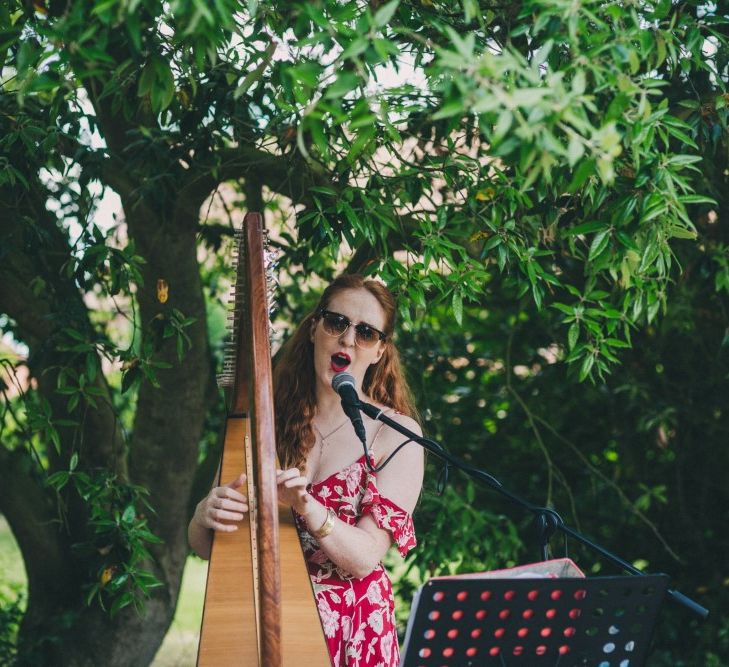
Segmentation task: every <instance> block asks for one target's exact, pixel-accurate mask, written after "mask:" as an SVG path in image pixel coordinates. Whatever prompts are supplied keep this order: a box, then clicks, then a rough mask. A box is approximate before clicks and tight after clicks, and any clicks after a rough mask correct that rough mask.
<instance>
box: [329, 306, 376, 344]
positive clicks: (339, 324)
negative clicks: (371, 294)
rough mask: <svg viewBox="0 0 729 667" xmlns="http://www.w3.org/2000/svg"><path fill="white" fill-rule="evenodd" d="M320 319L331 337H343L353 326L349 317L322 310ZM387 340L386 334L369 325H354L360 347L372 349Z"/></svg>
mask: <svg viewBox="0 0 729 667" xmlns="http://www.w3.org/2000/svg"><path fill="white" fill-rule="evenodd" d="M319 317H320V318H321V324H322V328H323V329H324V332H325V333H328V334H329V335H330V336H336V337H339V336H343V335H344V334H345V333H346V332H347V330H348V329H349V327H351V326H352V321H351V320H350V319H349V318H348V317H346V316H345V315H342V314H341V313H335V312H333V311H331V310H320V311H319ZM386 339H387V335H386V334H384V333H382V331H380V330H379V329H375V327H373V326H371V325H369V324H365V323H364V322H360V323H359V324H355V325H354V343H355V345H357V346H358V347H372V346H373V345H376V344H377V341H380V340H386Z"/></svg>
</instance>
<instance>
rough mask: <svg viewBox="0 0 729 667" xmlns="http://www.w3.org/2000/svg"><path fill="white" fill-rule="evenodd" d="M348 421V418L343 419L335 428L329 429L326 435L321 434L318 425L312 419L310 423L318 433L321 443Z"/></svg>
mask: <svg viewBox="0 0 729 667" xmlns="http://www.w3.org/2000/svg"><path fill="white" fill-rule="evenodd" d="M348 421H349V418H347V419H345V420H344V421H343V422H342V423H341V424H340V425H339V426H337V428H335V429H334V430H333V431H329V433H327V434H326V435H323V434H322V432H321V431H320V430H319V427H318V426H317V425H316V424H315V423H314V422H313V421H312V422H311V425H312V426H313V427H314V430H315V431H316V432H317V434H318V435H319V439H320V440H321V442H322V445H323V444H324V443H325V442H326V441H327V440H328V439H329V438H331V437H332V436H333V435H334V434H335V433H336V432H337V431H338V430H339V429H340V428H342V427H343V426H344V425H345V424H346V423H347V422H348Z"/></svg>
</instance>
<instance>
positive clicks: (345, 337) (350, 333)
mask: <svg viewBox="0 0 729 667" xmlns="http://www.w3.org/2000/svg"><path fill="white" fill-rule="evenodd" d="M356 334H357V332H356V331H355V330H354V327H353V326H350V327H348V328H347V330H346V331H345V332H344V333H343V334H342V335H341V336H340V337H339V342H340V343H341V344H342V345H346V346H347V347H355V345H356V343H355V335H356Z"/></svg>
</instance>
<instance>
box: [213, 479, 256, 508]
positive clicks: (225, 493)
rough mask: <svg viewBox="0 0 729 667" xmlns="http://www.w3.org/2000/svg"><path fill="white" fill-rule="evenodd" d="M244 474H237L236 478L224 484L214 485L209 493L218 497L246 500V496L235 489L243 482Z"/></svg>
mask: <svg viewBox="0 0 729 667" xmlns="http://www.w3.org/2000/svg"><path fill="white" fill-rule="evenodd" d="M245 481H246V476H245V475H244V474H241V475H239V476H238V477H237V478H236V479H234V480H233V481H232V482H228V483H227V484H225V485H224V486H217V487H215V488H214V489H213V490H212V491H211V493H212V494H213V495H215V496H217V497H218V498H231V499H232V500H238V501H241V502H247V498H246V497H245V496H244V495H243V494H242V493H240V492H239V491H236V490H235V489H237V488H239V487H240V486H242V485H243V484H245Z"/></svg>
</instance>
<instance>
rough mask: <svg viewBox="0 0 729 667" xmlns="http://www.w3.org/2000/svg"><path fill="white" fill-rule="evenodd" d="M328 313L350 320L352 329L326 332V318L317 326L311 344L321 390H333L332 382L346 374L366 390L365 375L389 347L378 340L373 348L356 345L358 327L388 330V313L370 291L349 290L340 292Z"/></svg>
mask: <svg viewBox="0 0 729 667" xmlns="http://www.w3.org/2000/svg"><path fill="white" fill-rule="evenodd" d="M326 310H327V311H329V312H330V313H338V314H340V315H343V316H344V317H346V318H347V319H348V320H349V321H350V322H351V325H350V326H349V328H347V330H346V331H345V332H344V333H343V334H341V335H339V336H333V335H331V334H329V333H327V332H326V331H325V330H324V325H323V322H322V318H321V317H320V318H319V319H318V320H316V321H315V322H314V324H313V328H312V334H311V340H312V342H313V343H314V371H315V373H316V379H317V383H318V384H319V385H320V387H321V388H326V389H331V383H332V378H333V377H334V376H335V375H336V374H337V373H340V372H342V371H346V372H347V373H350V374H351V375H353V376H354V379H355V383H356V385H357V388H358V389H360V388H361V387H362V380H363V379H364V376H365V372H366V371H367V369H368V368H369V366H370V365H371V364H374V363H377V362H378V361H379V360H380V357H381V356H382V353H383V352H384V351H385V343H384V342H382V341H381V340H379V339H378V340H377V342H376V344H375V345H373V346H372V347H367V348H366V347H362V346H361V345H357V344H356V343H355V335H356V331H355V326H356V325H358V324H367V325H370V326H371V327H374V328H375V329H377V330H379V331H384V330H385V311H384V310H383V308H382V306H381V305H380V303H379V301H378V300H377V299H376V298H375V297H374V296H373V295H372V294H371V293H370V292H369V291H367V290H366V289H364V288H356V289H345V290H341V291H339V292H336V293H335V295H334V296H333V297H332V298H331V300H330V301H329V303H328V304H327V307H326Z"/></svg>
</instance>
